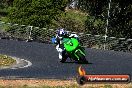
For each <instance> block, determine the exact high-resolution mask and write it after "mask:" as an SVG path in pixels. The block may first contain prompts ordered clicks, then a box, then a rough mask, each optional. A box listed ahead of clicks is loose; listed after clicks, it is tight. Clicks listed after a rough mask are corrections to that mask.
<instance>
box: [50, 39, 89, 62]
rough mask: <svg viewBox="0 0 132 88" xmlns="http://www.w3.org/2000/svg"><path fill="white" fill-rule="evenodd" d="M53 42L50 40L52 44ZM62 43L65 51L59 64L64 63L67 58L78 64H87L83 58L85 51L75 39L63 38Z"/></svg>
mask: <svg viewBox="0 0 132 88" xmlns="http://www.w3.org/2000/svg"><path fill="white" fill-rule="evenodd" d="M54 41H55V38H52V43H54ZM62 42H63V46H64V49H65V51H64V53H62V54H63V55H62V56H63V59H62V60H61V61H60V62H62V63H64V62H65V61H66V59H67V58H68V57H69V58H70V59H72V60H74V61H77V62H78V63H88V61H87V60H86V58H85V56H86V54H85V49H84V48H83V47H81V45H80V43H79V41H78V40H77V39H76V38H63V40H62Z"/></svg>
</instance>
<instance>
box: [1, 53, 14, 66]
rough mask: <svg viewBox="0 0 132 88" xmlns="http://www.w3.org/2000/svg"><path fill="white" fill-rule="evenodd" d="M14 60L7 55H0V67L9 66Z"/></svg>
mask: <svg viewBox="0 0 132 88" xmlns="http://www.w3.org/2000/svg"><path fill="white" fill-rule="evenodd" d="M15 62H16V61H15V60H14V59H13V58H11V57H9V56H6V55H0V67H3V66H10V65H12V64H14V63H15Z"/></svg>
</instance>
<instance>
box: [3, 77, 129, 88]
mask: <svg viewBox="0 0 132 88" xmlns="http://www.w3.org/2000/svg"><path fill="white" fill-rule="evenodd" d="M0 85H1V86H12V87H13V88H18V87H20V86H24V85H28V86H30V87H42V86H50V87H53V86H62V87H64V86H73V85H76V86H75V87H74V88H132V83H129V84H85V85H83V86H80V85H78V84H77V82H76V80H52V79H51V80H49V79H43V80H36V79H30V80H2V79H1V80H0Z"/></svg>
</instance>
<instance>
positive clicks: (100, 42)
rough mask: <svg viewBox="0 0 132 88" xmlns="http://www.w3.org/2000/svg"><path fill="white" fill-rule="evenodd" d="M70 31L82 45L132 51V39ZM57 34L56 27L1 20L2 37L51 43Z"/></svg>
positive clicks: (0, 30) (0, 36) (0, 32)
mask: <svg viewBox="0 0 132 88" xmlns="http://www.w3.org/2000/svg"><path fill="white" fill-rule="evenodd" d="M5 30H7V31H5ZM68 32H69V33H76V34H78V36H79V38H80V41H81V43H82V46H84V47H88V48H96V49H103V50H116V51H124V52H132V39H125V38H116V37H107V36H103V35H91V34H85V33H77V32H70V31H68ZM55 34H56V30H54V29H46V28H39V27H34V26H26V25H18V24H11V23H5V22H1V21H0V38H1V39H9V40H21V41H37V42H42V43H49V44H50V43H51V38H52V37H53V36H55ZM105 37H106V40H105Z"/></svg>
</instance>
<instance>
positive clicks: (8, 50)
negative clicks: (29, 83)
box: [0, 39, 132, 79]
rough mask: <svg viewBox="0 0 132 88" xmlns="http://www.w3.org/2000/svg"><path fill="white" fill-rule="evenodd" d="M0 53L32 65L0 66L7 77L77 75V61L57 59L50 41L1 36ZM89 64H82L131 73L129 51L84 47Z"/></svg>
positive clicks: (98, 69) (1, 74)
mask: <svg viewBox="0 0 132 88" xmlns="http://www.w3.org/2000/svg"><path fill="white" fill-rule="evenodd" d="M0 54H6V55H9V56H15V57H18V58H22V59H25V60H28V61H30V62H31V63H32V65H31V66H29V67H26V68H19V69H0V77H7V78H10V77H11V78H13V77H16V78H51V79H52V78H55V79H71V78H74V77H76V75H77V72H78V70H77V68H78V67H79V66H80V64H77V63H73V62H71V63H68V62H67V63H60V62H59V60H58V53H57V51H56V49H55V47H54V45H52V44H43V43H37V42H25V41H14V40H4V39H1V40H0ZM86 58H87V60H88V61H89V62H90V64H82V66H83V68H84V69H85V70H86V73H87V74H130V75H132V53H124V52H115V51H107V50H97V49H90V48H86Z"/></svg>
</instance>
